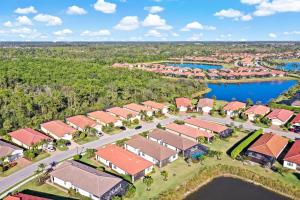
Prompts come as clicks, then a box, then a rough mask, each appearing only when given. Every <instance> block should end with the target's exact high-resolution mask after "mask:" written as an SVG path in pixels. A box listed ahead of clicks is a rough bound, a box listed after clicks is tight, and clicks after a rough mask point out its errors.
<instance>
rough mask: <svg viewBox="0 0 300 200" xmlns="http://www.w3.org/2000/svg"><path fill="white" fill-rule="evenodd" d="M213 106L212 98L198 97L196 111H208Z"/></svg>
mask: <svg viewBox="0 0 300 200" xmlns="http://www.w3.org/2000/svg"><path fill="white" fill-rule="evenodd" d="M213 107H214V100H213V99H209V98H203V99H199V101H198V104H197V111H198V112H199V111H202V112H204V113H209V112H210V111H211V110H212V109H213Z"/></svg>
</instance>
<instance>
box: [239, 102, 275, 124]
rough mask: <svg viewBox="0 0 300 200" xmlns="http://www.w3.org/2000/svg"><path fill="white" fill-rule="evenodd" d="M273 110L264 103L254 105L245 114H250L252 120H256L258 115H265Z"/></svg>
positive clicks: (249, 117)
mask: <svg viewBox="0 0 300 200" xmlns="http://www.w3.org/2000/svg"><path fill="white" fill-rule="evenodd" d="M270 111H271V109H270V108H269V107H268V106H264V105H254V106H251V107H250V108H249V109H247V110H246V111H245V114H246V115H247V116H248V119H249V120H250V121H254V120H255V118H256V116H258V115H260V116H265V115H266V114H268V113H269V112H270Z"/></svg>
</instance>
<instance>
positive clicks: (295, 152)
mask: <svg viewBox="0 0 300 200" xmlns="http://www.w3.org/2000/svg"><path fill="white" fill-rule="evenodd" d="M283 166H284V167H286V168H289V169H293V170H298V171H300V140H296V141H295V142H294V144H293V146H292V147H291V149H290V150H289V151H288V153H287V154H286V155H285V157H284V159H283Z"/></svg>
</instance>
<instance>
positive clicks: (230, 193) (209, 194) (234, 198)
mask: <svg viewBox="0 0 300 200" xmlns="http://www.w3.org/2000/svg"><path fill="white" fill-rule="evenodd" d="M199 199H201V200H227V199H228V200H241V199H242V200H259V199H261V200H288V199H289V198H287V197H284V196H281V195H279V194H276V193H274V192H272V191H270V190H267V189H265V188H263V187H261V186H257V185H254V184H251V183H248V182H245V181H242V180H240V179H235V178H228V177H220V178H216V179H214V180H213V181H212V182H210V183H208V184H207V185H205V186H203V187H201V188H199V189H198V190H197V191H196V192H194V193H192V194H190V195H189V196H187V198H186V200H199Z"/></svg>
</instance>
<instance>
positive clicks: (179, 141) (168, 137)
mask: <svg viewBox="0 0 300 200" xmlns="http://www.w3.org/2000/svg"><path fill="white" fill-rule="evenodd" d="M149 137H151V138H154V139H157V140H161V141H162V142H164V143H167V144H169V145H171V146H173V147H176V148H177V149H180V150H186V149H189V148H191V147H193V146H195V145H197V144H198V143H197V142H194V141H192V140H189V139H186V138H183V137H180V136H179V135H175V134H173V133H170V132H168V131H165V130H162V129H154V130H153V131H152V132H151V133H149Z"/></svg>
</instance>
